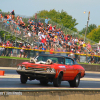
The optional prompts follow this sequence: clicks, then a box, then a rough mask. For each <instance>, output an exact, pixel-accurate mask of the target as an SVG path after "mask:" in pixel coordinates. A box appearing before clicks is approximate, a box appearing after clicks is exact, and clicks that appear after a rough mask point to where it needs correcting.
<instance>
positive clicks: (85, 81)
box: [0, 67, 100, 89]
mask: <svg viewBox="0 0 100 100" xmlns="http://www.w3.org/2000/svg"><path fill="white" fill-rule="evenodd" d="M0 70H4V71H5V75H4V76H0V88H22V89H24V88H48V89H49V88H55V87H53V83H50V82H49V83H48V85H46V86H44V85H40V82H39V81H37V80H32V81H29V80H28V81H27V83H26V84H21V83H20V75H18V74H17V72H16V68H11V67H0ZM58 88H59V89H60V88H70V86H69V83H68V82H67V81H63V82H62V83H61V87H57V89H58ZM86 88H88V89H89V88H96V89H98V88H100V72H90V71H86V75H85V77H84V78H81V81H80V85H79V87H78V89H86Z"/></svg>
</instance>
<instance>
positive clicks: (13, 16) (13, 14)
mask: <svg viewBox="0 0 100 100" xmlns="http://www.w3.org/2000/svg"><path fill="white" fill-rule="evenodd" d="M11 14H12V19H14V18H15V12H14V10H13V11H12V12H11Z"/></svg>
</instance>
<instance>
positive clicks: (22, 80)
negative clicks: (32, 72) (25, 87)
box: [20, 75, 27, 84]
mask: <svg viewBox="0 0 100 100" xmlns="http://www.w3.org/2000/svg"><path fill="white" fill-rule="evenodd" d="M20 81H21V83H22V84H25V83H26V82H27V76H25V75H20Z"/></svg>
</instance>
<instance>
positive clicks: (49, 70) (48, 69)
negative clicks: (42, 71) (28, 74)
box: [46, 68, 56, 73]
mask: <svg viewBox="0 0 100 100" xmlns="http://www.w3.org/2000/svg"><path fill="white" fill-rule="evenodd" d="M46 71H47V72H51V73H54V72H56V71H55V69H54V68H51V69H50V68H47V69H46Z"/></svg>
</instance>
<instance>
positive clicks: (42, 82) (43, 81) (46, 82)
mask: <svg viewBox="0 0 100 100" xmlns="http://www.w3.org/2000/svg"><path fill="white" fill-rule="evenodd" d="M40 84H41V85H47V84H48V80H40Z"/></svg>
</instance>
